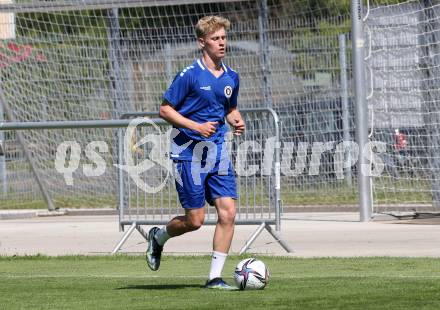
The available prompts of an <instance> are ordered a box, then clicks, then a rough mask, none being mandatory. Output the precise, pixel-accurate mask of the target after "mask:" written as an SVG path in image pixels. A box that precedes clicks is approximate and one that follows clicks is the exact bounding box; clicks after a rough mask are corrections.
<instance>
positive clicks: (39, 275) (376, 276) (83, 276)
mask: <svg viewBox="0 0 440 310" xmlns="http://www.w3.org/2000/svg"><path fill="white" fill-rule="evenodd" d="M0 278H11V279H15V278H16V279H32V278H35V279H38V278H109V279H111V278H116V279H117V278H134V279H161V278H162V279H205V278H206V276H194V275H188V276H153V275H142V276H136V275H90V274H87V275H49V274H36V275H10V274H7V275H0ZM270 278H271V279H313V278H316V279H326V278H350V279H365V278H382V279H405V278H415V279H418V278H419V279H440V275H426V276H423V275H395V276H382V275H358V276H356V275H342V276H338V275H328V276H294V275H291V276H270Z"/></svg>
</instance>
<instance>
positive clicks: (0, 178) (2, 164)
mask: <svg viewBox="0 0 440 310" xmlns="http://www.w3.org/2000/svg"><path fill="white" fill-rule="evenodd" d="M0 79H1V77H0ZM4 120H5V119H4V112H3V103H2V100H0V123H2V122H3V121H4ZM5 147H6V144H5V133H4V132H3V131H0V182H1V184H2V193H3V194H4V195H6V194H7V192H8V178H7V171H6V153H5Z"/></svg>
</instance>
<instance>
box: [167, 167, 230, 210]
mask: <svg viewBox="0 0 440 310" xmlns="http://www.w3.org/2000/svg"><path fill="white" fill-rule="evenodd" d="M192 165H193V166H192ZM200 166H201V167H202V168H204V165H203V164H202V165H200V163H199V164H197V163H193V162H192V161H174V171H175V172H174V173H175V178H176V190H177V193H178V195H179V200H180V204H181V205H182V207H183V208H184V209H200V208H203V207H204V206H205V201H207V202H208V203H209V204H210V205H214V200H215V199H216V198H221V197H230V198H233V199H237V185H236V182H235V173H234V169H233V168H232V164H231V163H229V168H227V169H224V170H225V171H219V161H217V162H216V163H215V165H214V166H213V167H212V168H211V169H209V171H206V170H208V169H205V170H200V169H198V167H200ZM205 171H206V172H205Z"/></svg>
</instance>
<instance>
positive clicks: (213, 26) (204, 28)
mask: <svg viewBox="0 0 440 310" xmlns="http://www.w3.org/2000/svg"><path fill="white" fill-rule="evenodd" d="M230 26H231V22H230V21H229V20H228V19H227V18H224V17H221V16H215V15H210V16H205V17H203V18H201V19H200V20H199V21H198V22H197V25H196V28H195V30H196V36H197V38H203V37H204V36H206V35H207V34H210V33H212V32H215V31H217V30H219V29H220V28H225V30H228V29H229V27H230Z"/></svg>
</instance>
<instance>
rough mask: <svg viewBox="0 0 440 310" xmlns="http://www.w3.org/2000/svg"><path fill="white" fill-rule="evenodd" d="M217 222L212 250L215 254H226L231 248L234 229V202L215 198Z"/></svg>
mask: <svg viewBox="0 0 440 310" xmlns="http://www.w3.org/2000/svg"><path fill="white" fill-rule="evenodd" d="M214 204H215V208H216V209H217V215H218V221H217V225H216V226H215V233H214V240H213V249H214V251H216V252H221V253H226V254H227V253H228V252H229V248H230V247H231V243H232V237H233V236H234V227H235V200H234V199H232V198H229V197H222V198H217V199H216V200H215V201H214Z"/></svg>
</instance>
